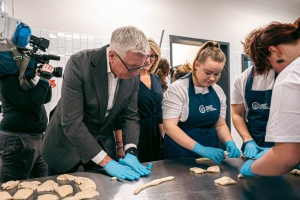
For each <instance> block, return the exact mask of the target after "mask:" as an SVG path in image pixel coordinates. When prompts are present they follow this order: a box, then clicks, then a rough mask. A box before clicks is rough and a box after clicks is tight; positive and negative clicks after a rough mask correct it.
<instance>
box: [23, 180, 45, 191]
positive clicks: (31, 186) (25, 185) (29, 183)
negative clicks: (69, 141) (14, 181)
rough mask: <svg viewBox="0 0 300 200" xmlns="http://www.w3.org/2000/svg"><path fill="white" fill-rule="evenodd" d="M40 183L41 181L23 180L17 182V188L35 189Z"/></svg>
mask: <svg viewBox="0 0 300 200" xmlns="http://www.w3.org/2000/svg"><path fill="white" fill-rule="evenodd" d="M40 184H41V182H39V181H23V182H21V183H19V185H18V188H19V189H22V188H28V189H32V190H36V189H37V187H38V186H39V185H40Z"/></svg>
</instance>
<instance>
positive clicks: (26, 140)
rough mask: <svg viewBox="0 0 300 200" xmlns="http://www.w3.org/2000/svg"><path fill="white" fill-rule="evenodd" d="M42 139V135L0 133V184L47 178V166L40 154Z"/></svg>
mask: <svg viewBox="0 0 300 200" xmlns="http://www.w3.org/2000/svg"><path fill="white" fill-rule="evenodd" d="M42 139H43V134H42V133H13V132H6V131H0V156H1V160H2V168H1V171H0V182H2V183H5V182H7V181H10V180H23V179H28V178H37V177H43V176H47V172H48V166H47V163H46V162H45V161H44V160H43V158H42V157H41V153H40V146H41V143H42Z"/></svg>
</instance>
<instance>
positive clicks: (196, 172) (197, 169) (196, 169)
mask: <svg viewBox="0 0 300 200" xmlns="http://www.w3.org/2000/svg"><path fill="white" fill-rule="evenodd" d="M190 171H191V172H194V173H195V174H203V173H206V170H205V169H202V168H199V167H192V168H190Z"/></svg>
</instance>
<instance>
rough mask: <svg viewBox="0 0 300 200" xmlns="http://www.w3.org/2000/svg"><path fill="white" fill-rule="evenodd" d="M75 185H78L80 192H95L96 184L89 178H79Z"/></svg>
mask: <svg viewBox="0 0 300 200" xmlns="http://www.w3.org/2000/svg"><path fill="white" fill-rule="evenodd" d="M75 183H77V184H78V187H79V189H80V190H81V191H85V190H96V183H95V182H94V181H93V180H92V179H90V178H86V177H79V178H76V179H75Z"/></svg>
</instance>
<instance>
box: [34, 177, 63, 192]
mask: <svg viewBox="0 0 300 200" xmlns="http://www.w3.org/2000/svg"><path fill="white" fill-rule="evenodd" d="M58 187H59V185H58V184H57V183H56V182H54V181H53V180H48V181H45V182H44V183H43V184H42V185H40V186H38V187H37V191H38V192H51V191H53V190H54V189H55V188H58Z"/></svg>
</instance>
